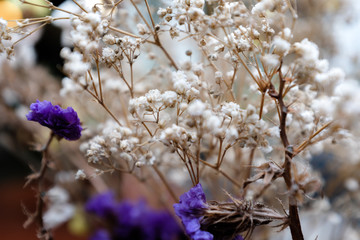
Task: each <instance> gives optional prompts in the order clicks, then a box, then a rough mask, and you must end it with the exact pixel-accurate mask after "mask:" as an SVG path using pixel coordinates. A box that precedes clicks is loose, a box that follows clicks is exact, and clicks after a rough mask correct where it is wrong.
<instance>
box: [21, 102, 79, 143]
mask: <svg viewBox="0 0 360 240" xmlns="http://www.w3.org/2000/svg"><path fill="white" fill-rule="evenodd" d="M30 110H31V111H30V112H29V113H28V114H27V115H26V118H27V120H29V121H34V122H38V123H40V124H41V125H43V126H45V127H48V128H50V129H51V130H52V131H53V133H54V134H56V135H57V136H59V137H62V138H65V139H66V140H78V139H79V138H80V136H81V130H82V127H81V124H80V119H79V117H78V115H77V113H76V112H75V110H74V109H73V108H72V107H68V108H67V109H62V108H61V107H60V106H58V105H56V106H54V105H52V103H51V102H49V101H46V100H45V101H43V102H40V101H39V100H36V103H32V104H31V105H30Z"/></svg>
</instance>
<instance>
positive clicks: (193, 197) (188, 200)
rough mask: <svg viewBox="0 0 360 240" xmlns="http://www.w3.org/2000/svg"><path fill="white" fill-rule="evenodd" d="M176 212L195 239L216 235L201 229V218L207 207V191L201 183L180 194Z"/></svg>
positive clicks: (208, 239) (203, 239)
mask: <svg viewBox="0 0 360 240" xmlns="http://www.w3.org/2000/svg"><path fill="white" fill-rule="evenodd" d="M174 209H175V213H176V215H177V216H178V217H180V218H181V221H182V223H183V225H184V227H185V231H186V233H187V234H188V235H189V237H191V239H193V240H212V239H214V236H213V235H212V234H211V233H209V232H207V231H203V230H201V229H200V228H201V223H200V222H201V219H202V218H203V213H204V210H206V209H207V204H206V197H205V193H204V191H203V189H202V186H201V184H200V183H199V184H197V185H196V186H195V187H193V188H191V189H190V190H189V191H188V192H186V193H184V194H183V195H181V196H180V201H179V203H176V204H174Z"/></svg>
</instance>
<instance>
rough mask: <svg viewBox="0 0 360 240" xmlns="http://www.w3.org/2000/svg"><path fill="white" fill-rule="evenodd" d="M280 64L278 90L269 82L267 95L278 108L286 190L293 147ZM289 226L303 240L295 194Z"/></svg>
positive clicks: (293, 235)
mask: <svg viewBox="0 0 360 240" xmlns="http://www.w3.org/2000/svg"><path fill="white" fill-rule="evenodd" d="M281 66H282V62H281V63H280V67H279V70H278V73H279V81H280V85H279V92H276V90H275V87H274V86H273V85H272V84H271V85H270V89H269V92H268V93H269V95H270V96H271V97H273V98H274V99H276V101H277V103H278V105H279V108H280V126H279V128H280V138H281V142H282V144H283V146H284V148H285V162H284V165H283V168H284V174H283V178H284V181H285V183H286V186H287V188H288V190H291V189H292V185H293V181H292V176H291V164H292V158H293V156H294V154H293V150H292V149H293V147H292V145H290V143H289V140H288V137H287V133H286V116H287V113H288V106H286V105H285V103H284V99H283V97H284V96H283V91H284V86H285V79H284V78H283V76H282V72H281ZM289 226H290V231H291V236H292V238H293V240H303V239H304V236H303V233H302V230H301V224H300V219H299V212H298V206H297V202H296V199H295V196H293V195H292V194H291V195H289Z"/></svg>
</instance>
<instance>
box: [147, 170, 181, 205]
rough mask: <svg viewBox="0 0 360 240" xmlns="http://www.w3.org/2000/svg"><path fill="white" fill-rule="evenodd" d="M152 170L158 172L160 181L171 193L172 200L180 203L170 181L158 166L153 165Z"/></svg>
mask: <svg viewBox="0 0 360 240" xmlns="http://www.w3.org/2000/svg"><path fill="white" fill-rule="evenodd" d="M152 168H153V169H154V171H155V172H156V174H157V175H158V176H159V178H160V180H161V181H162V182H163V184H164V185H165V187H166V189H167V190H168V191H169V193H170V196H171V197H172V199H173V200H174V202H178V197H177V195H176V194H175V192H174V191H173V190H172V188H171V187H170V184H169V183H168V181H167V180H166V178H165V176H164V175H163V174H162V173H161V172H160V170H159V169H158V167H157V166H156V165H152Z"/></svg>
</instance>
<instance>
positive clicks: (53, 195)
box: [43, 186, 75, 230]
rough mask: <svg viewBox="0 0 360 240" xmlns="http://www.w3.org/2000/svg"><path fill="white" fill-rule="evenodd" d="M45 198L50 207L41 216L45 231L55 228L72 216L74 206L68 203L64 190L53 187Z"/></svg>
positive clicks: (67, 196)
mask: <svg viewBox="0 0 360 240" xmlns="http://www.w3.org/2000/svg"><path fill="white" fill-rule="evenodd" d="M46 197H47V198H48V199H49V202H50V207H49V209H48V210H47V211H46V212H45V213H44V216H43V221H44V227H45V229H48V230H50V229H53V228H56V227H58V226H59V225H60V224H62V223H64V222H66V221H68V220H69V219H70V218H71V217H72V216H73V215H74V213H75V206H74V205H72V204H71V203H69V200H70V199H69V198H70V196H69V194H68V192H67V191H66V190H65V189H64V188H61V187H58V186H55V187H53V188H51V189H50V190H49V191H47V193H46Z"/></svg>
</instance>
